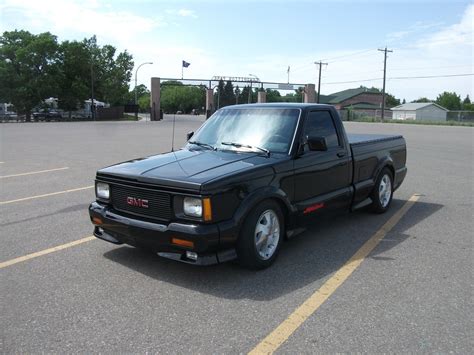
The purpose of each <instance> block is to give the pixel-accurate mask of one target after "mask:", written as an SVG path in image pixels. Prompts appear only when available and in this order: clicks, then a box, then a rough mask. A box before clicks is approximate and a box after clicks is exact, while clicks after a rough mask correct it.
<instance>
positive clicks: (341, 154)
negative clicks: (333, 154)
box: [337, 152, 346, 158]
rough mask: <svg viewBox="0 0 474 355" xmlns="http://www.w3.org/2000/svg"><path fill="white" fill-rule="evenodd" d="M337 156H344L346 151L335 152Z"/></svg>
mask: <svg viewBox="0 0 474 355" xmlns="http://www.w3.org/2000/svg"><path fill="white" fill-rule="evenodd" d="M337 156H338V157H339V158H342V157H345V156H346V153H344V152H339V153H337Z"/></svg>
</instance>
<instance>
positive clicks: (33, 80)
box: [0, 31, 59, 121]
mask: <svg viewBox="0 0 474 355" xmlns="http://www.w3.org/2000/svg"><path fill="white" fill-rule="evenodd" d="M58 50H59V46H58V42H57V38H56V36H53V35H52V34H51V33H49V32H46V33H41V34H39V35H34V34H31V33H29V32H27V31H11V32H8V31H6V32H4V33H3V34H2V36H0V82H1V83H2V84H1V85H0V97H2V99H3V100H5V101H6V102H11V103H12V104H13V105H14V106H15V108H16V109H17V110H18V112H19V113H25V114H26V119H27V120H28V121H29V120H30V117H31V111H32V110H33V108H34V107H35V106H36V105H38V104H40V103H41V101H42V100H44V99H45V98H48V97H51V96H56V94H57V92H58V85H57V78H58V57H59V56H58Z"/></svg>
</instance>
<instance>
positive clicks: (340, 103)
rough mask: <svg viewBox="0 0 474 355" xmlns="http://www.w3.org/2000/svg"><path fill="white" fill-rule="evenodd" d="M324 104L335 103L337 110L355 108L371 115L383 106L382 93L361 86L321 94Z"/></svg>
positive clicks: (321, 100)
mask: <svg viewBox="0 0 474 355" xmlns="http://www.w3.org/2000/svg"><path fill="white" fill-rule="evenodd" d="M319 101H320V102H321V103H322V104H329V105H333V106H334V107H335V108H336V109H337V110H348V109H351V110H354V111H358V112H360V113H367V114H369V115H371V116H373V115H374V113H375V111H376V110H378V111H379V112H380V110H381V107H382V93H381V92H380V91H378V90H374V89H369V88H366V87H360V88H356V89H347V90H343V91H339V92H335V93H333V94H330V95H321V96H320V100H319Z"/></svg>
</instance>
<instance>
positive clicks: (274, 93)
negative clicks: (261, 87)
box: [265, 89, 282, 102]
mask: <svg viewBox="0 0 474 355" xmlns="http://www.w3.org/2000/svg"><path fill="white" fill-rule="evenodd" d="M265 91H266V93H267V102H281V101H282V97H281V95H280V92H279V91H278V90H272V89H267V90H265Z"/></svg>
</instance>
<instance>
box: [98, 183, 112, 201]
mask: <svg viewBox="0 0 474 355" xmlns="http://www.w3.org/2000/svg"><path fill="white" fill-rule="evenodd" d="M95 194H96V196H97V197H98V198H102V199H104V200H108V199H109V198H110V187H109V184H106V183H104V182H98V183H97V184H96V185H95Z"/></svg>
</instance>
